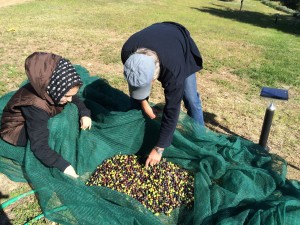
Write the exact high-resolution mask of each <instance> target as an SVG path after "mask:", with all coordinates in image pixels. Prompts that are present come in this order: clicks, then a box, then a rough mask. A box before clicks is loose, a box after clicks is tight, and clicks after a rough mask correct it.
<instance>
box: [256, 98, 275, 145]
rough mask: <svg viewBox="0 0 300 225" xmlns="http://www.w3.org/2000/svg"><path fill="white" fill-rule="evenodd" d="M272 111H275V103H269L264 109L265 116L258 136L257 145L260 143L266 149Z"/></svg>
mask: <svg viewBox="0 0 300 225" xmlns="http://www.w3.org/2000/svg"><path fill="white" fill-rule="evenodd" d="M274 112H275V105H274V104H273V103H271V104H270V105H269V107H268V108H267V109H266V113H265V118H264V122H263V126H262V129H261V134H260V138H259V145H261V146H262V147H263V148H264V149H266V150H269V149H268V147H267V142H268V138H269V133H270V130H271V125H272V120H273V116H274Z"/></svg>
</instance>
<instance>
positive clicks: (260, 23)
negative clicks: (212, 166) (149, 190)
mask: <svg viewBox="0 0 300 225" xmlns="http://www.w3.org/2000/svg"><path fill="white" fill-rule="evenodd" d="M239 8H240V1H239V0H235V1H232V2H223V1H217V0H202V1H199V0H185V1H182V0H172V1H171V0H163V1H158V0H151V1H150V0H125V1H121V0H81V1H76V0H51V1H50V0H35V1H32V2H28V3H25V4H21V5H14V6H10V7H6V8H0V21H1V23H0V95H3V94H5V93H7V92H9V91H11V90H15V89H17V87H18V86H19V84H20V83H21V82H22V81H23V80H24V79H25V78H26V75H25V73H24V61H25V59H26V57H27V56H28V55H29V54H31V53H32V52H34V51H51V52H54V53H57V54H59V55H62V56H64V57H66V58H69V59H70V60H71V62H73V63H74V64H80V65H82V66H84V67H86V68H87V69H88V70H89V71H90V73H91V74H92V75H97V76H101V77H104V78H106V79H107V80H108V81H109V82H110V84H111V85H112V86H113V87H115V88H118V89H120V90H122V91H124V92H126V93H128V90H127V84H126V82H125V81H124V78H123V75H122V63H121V59H120V51H121V48H122V45H123V43H124V42H125V41H126V40H127V38H128V37H129V36H130V35H131V34H132V33H134V32H136V31H138V30H140V29H142V28H144V27H146V26H148V25H150V24H152V23H155V22H160V21H176V22H179V23H181V24H183V25H184V26H186V27H187V28H188V30H189V31H190V33H191V35H192V37H193V39H194V40H195V42H196V44H197V45H198V46H199V49H200V51H201V54H202V56H203V59H204V69H203V70H202V71H201V72H200V73H198V74H197V76H198V87H199V90H200V91H201V98H202V102H203V108H204V116H205V122H206V124H207V127H208V128H210V129H212V130H215V131H218V132H223V133H228V134H236V135H239V136H242V137H245V138H247V139H250V140H253V141H256V142H257V140H258V138H259V134H260V129H261V125H262V120H263V116H264V110H265V107H266V105H267V104H268V102H267V101H266V100H263V99H261V98H260V97H259V91H260V88H261V87H262V86H272V87H277V88H286V89H289V94H290V100H289V101H288V102H276V105H277V108H278V110H277V112H276V114H275V117H274V122H273V125H272V130H271V134H270V137H271V138H270V142H269V145H270V146H271V148H272V151H274V152H275V153H277V154H280V155H281V156H282V157H284V158H285V159H286V160H287V161H289V162H291V163H294V164H297V165H298V166H299V165H300V163H299V160H298V161H297V158H299V157H296V156H299V154H300V152H299V149H298V148H299V133H300V128H299V127H300V126H299V122H300V114H299V111H300V107H299V105H300V104H299V103H300V97H299V91H300V67H299V61H300V39H299V35H300V20H299V19H298V20H297V19H295V18H293V17H292V16H290V15H288V14H285V13H283V12H279V11H276V10H275V9H273V8H270V7H268V6H266V5H264V4H262V3H261V2H260V1H258V0H247V1H244V5H243V10H242V11H240V10H239ZM276 14H279V17H278V21H277V23H275V15H276ZM151 101H153V102H155V103H158V102H161V101H163V96H162V90H161V87H160V85H159V84H156V85H155V86H154V92H153V95H152V96H151ZM272 137H273V138H272ZM291 172H292V170H291ZM297 174H298V175H297ZM291 177H293V178H297V179H299V173H298V171H296V172H295V173H294V174H293V173H291ZM21 192H22V191H21ZM30 201H31V200H30ZM33 202H35V201H34V200H33ZM34 204H35V203H34ZM17 209H18V210H17V211H19V210H20V211H22V209H19V208H18V207H17ZM29 211H35V213H34V214H35V215H37V214H38V213H37V212H38V210H37V208H36V206H32V207H31V206H30V207H29ZM29 211H26V213H25V214H26V215H25V217H26V216H27V218H31V217H32V215H29V214H30V213H29ZM16 213H17V212H11V214H12V215H16ZM17 215H18V217H20V218H21V219H20V220H19V222H21V221H25V220H26V219H25V217H23V216H21V214H20V215H19V214H17ZM43 222H45V221H43ZM45 223H47V222H45ZM16 224H17V223H16Z"/></svg>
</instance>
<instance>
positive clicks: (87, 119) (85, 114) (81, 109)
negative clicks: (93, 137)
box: [72, 95, 92, 130]
mask: <svg viewBox="0 0 300 225" xmlns="http://www.w3.org/2000/svg"><path fill="white" fill-rule="evenodd" d="M72 103H74V104H75V105H76V106H77V108H78V113H79V117H80V128H81V129H83V130H85V129H91V126H92V120H91V111H90V110H89V109H88V108H87V107H86V106H85V104H84V103H83V101H81V100H80V99H79V97H78V96H77V95H74V96H73V97H72Z"/></svg>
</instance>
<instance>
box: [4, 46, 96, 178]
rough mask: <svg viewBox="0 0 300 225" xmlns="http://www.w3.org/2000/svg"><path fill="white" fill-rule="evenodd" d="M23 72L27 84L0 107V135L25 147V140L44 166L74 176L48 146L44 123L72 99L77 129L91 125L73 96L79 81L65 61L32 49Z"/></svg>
mask: <svg viewBox="0 0 300 225" xmlns="http://www.w3.org/2000/svg"><path fill="white" fill-rule="evenodd" d="M25 71H26V75H27V77H28V80H29V83H27V84H26V85H24V86H23V87H21V88H20V89H19V90H18V91H17V92H16V93H15V94H14V95H13V96H12V98H11V99H10V100H9V102H8V103H7V105H6V107H5V108H4V110H3V114H2V119H1V130H0V134H1V138H2V139H3V140H4V141H6V142H8V143H10V144H12V145H15V146H25V145H26V143H27V140H28V139H29V140H30V148H31V150H32V151H33V153H34V155H35V156H36V157H37V158H38V159H39V160H40V161H41V162H42V163H43V164H44V165H45V166H47V167H55V168H58V169H59V170H61V171H62V172H64V173H65V174H67V175H70V176H72V177H75V178H77V177H78V174H77V173H76V171H75V169H74V168H73V166H72V165H70V163H69V162H68V161H66V160H65V159H64V158H63V157H62V156H61V155H60V154H58V153H57V152H56V151H54V150H53V149H51V148H50V146H49V144H48V139H49V130H48V128H47V124H48V120H49V119H50V118H51V117H53V116H55V115H57V114H58V113H60V112H61V111H62V110H63V108H64V106H65V105H66V104H67V103H69V102H72V103H74V104H75V105H76V106H77V107H78V112H79V116H80V123H81V128H82V129H90V128H91V124H92V122H91V119H90V110H89V109H87V108H86V106H85V105H84V103H83V102H82V101H81V100H80V99H79V97H78V96H76V94H77V92H78V90H79V88H80V86H81V85H82V84H83V82H82V81H81V79H80V76H79V75H78V74H77V72H76V70H75V68H74V67H73V65H72V64H71V63H70V61H69V60H67V59H65V58H62V57H61V56H58V55H55V54H51V53H43V52H35V53H33V54H31V55H30V56H28V57H27V59H26V61H25Z"/></svg>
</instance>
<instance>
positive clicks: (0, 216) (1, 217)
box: [0, 192, 12, 225]
mask: <svg viewBox="0 0 300 225" xmlns="http://www.w3.org/2000/svg"><path fill="white" fill-rule="evenodd" d="M8 197H9V196H8V195H2V193H1V192H0V200H1V199H7V198H8ZM0 224H3V225H12V223H11V222H10V221H9V218H8V217H7V215H6V214H5V212H4V210H3V209H2V207H1V205H0Z"/></svg>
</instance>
